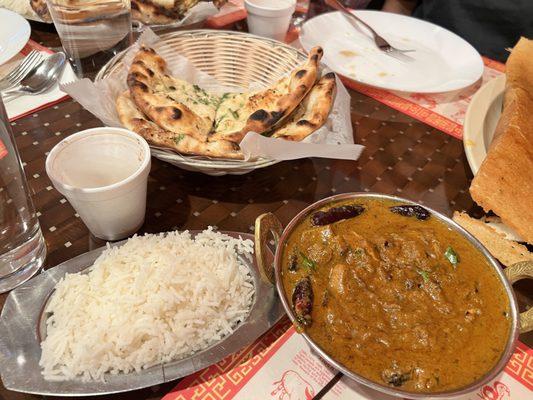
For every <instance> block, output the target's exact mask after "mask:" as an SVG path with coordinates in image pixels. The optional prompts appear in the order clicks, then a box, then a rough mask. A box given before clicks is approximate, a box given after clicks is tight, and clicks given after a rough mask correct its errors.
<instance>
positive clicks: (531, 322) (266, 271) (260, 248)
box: [255, 193, 533, 399]
mask: <svg viewBox="0 0 533 400" xmlns="http://www.w3.org/2000/svg"><path fill="white" fill-rule="evenodd" d="M364 198H371V199H387V200H393V201H397V202H400V203H402V204H417V203H415V202H413V201H410V200H406V199H402V198H400V197H396V196H389V195H384V194H377V193H345V194H339V195H336V196H331V197H328V198H325V199H323V200H320V201H318V202H316V203H313V204H311V205H310V206H309V207H307V208H305V209H304V210H303V211H301V212H300V213H299V214H298V215H296V216H295V217H294V218H293V219H292V220H291V221H290V222H289V224H288V225H287V226H286V227H285V229H283V228H282V225H281V223H280V222H279V220H278V219H277V218H276V217H275V216H274V215H273V214H271V213H267V214H263V215H261V216H259V217H258V218H257V220H256V223H255V243H256V244H255V253H256V256H257V257H258V260H257V263H258V265H259V269H260V271H261V276H262V278H263V279H264V280H265V281H266V282H271V283H273V284H274V283H275V285H276V288H277V291H278V294H279V296H280V298H281V302H282V303H283V307H284V308H285V311H286V312H287V314H288V315H289V317H290V319H291V321H292V322H293V323H296V318H295V316H294V314H293V310H292V308H291V306H290V302H289V299H287V297H286V296H285V291H284V289H283V284H282V279H281V261H282V253H283V248H284V246H285V243H286V241H287V239H288V238H289V236H290V235H291V233H292V231H293V230H294V229H295V227H296V226H298V224H299V223H300V222H301V221H302V220H303V219H304V218H306V217H307V216H308V215H309V214H310V213H312V212H313V211H315V210H317V209H319V208H321V207H323V206H324V205H326V204H329V203H332V202H336V201H339V200H346V199H364ZM421 206H422V205H421ZM423 207H424V208H426V209H427V210H429V211H430V212H431V215H432V216H433V217H434V218H437V219H439V220H440V221H442V222H443V223H444V224H446V225H447V226H448V227H449V228H450V229H452V230H454V231H456V232H457V233H459V234H460V235H462V236H463V237H465V238H466V239H467V240H468V241H469V242H471V243H472V244H473V245H474V246H475V247H476V248H477V249H478V250H479V252H480V253H482V254H483V256H484V257H485V258H486V259H487V261H488V262H489V264H490V265H491V266H492V268H494V271H495V272H496V274H497V276H498V278H499V279H500V282H501V284H502V286H503V288H504V290H505V292H506V293H507V296H508V298H509V304H510V309H511V329H510V330H509V337H508V340H507V345H506V347H505V350H504V352H503V353H502V355H501V358H500V360H499V362H498V363H497V364H496V365H495V366H494V368H493V369H492V370H491V371H489V372H488V373H487V374H485V375H484V376H482V377H481V378H479V379H478V380H477V381H475V382H473V383H471V384H470V385H468V386H466V387H463V388H461V389H457V390H453V391H447V392H438V393H413V392H408V391H405V390H400V389H396V388H393V387H390V386H386V385H383V384H379V383H376V382H373V381H371V380H369V379H367V378H364V377H363V376H361V375H359V374H357V373H355V372H352V371H350V370H349V369H347V368H345V367H344V366H343V365H342V364H341V363H339V362H337V361H336V360H335V359H334V358H332V357H331V356H329V355H328V354H327V353H326V352H325V351H324V350H323V349H322V348H321V347H320V346H318V345H317V344H316V343H315V342H314V341H313V339H311V338H310V337H309V336H308V335H307V334H306V333H305V331H303V332H302V335H303V337H304V338H305V340H306V341H307V342H308V344H309V345H310V346H311V348H312V349H313V350H314V351H316V353H318V354H319V355H320V356H321V357H322V358H323V359H324V360H326V361H327V362H328V363H329V364H330V365H332V366H333V367H335V368H336V369H338V370H339V371H341V372H342V373H343V374H344V375H346V376H348V377H349V378H351V379H353V380H355V381H357V382H359V383H361V384H363V385H366V386H368V387H370V388H372V389H375V390H378V391H380V392H382V393H386V394H389V395H392V396H397V397H402V398H410V399H431V398H450V397H456V396H461V395H465V394H467V393H471V392H472V391H474V390H475V389H477V388H479V387H480V386H482V385H484V384H486V383H487V382H489V381H490V380H491V379H493V378H495V377H496V376H497V375H498V374H500V373H501V372H502V371H503V369H504V367H505V366H506V365H507V362H508V361H509V359H510V358H511V356H512V354H513V352H514V349H515V347H516V341H517V338H518V334H519V332H526V331H530V330H532V329H533V310H529V311H527V312H524V313H522V314H519V312H518V305H517V303H516V298H515V295H514V293H513V289H512V287H511V284H512V283H514V282H515V281H517V280H520V279H523V278H526V277H528V276H529V277H533V266H532V264H531V263H518V264H515V265H514V266H512V267H509V268H507V269H505V270H502V268H501V267H500V265H499V264H498V262H497V261H496V260H495V259H494V258H493V257H492V256H491V255H490V253H489V252H488V251H487V249H485V247H483V245H482V244H481V243H480V242H479V241H478V240H477V239H476V238H474V237H473V236H472V235H471V234H469V233H468V232H467V231H466V230H464V229H463V228H462V227H460V226H459V225H458V224H456V223H455V222H454V221H452V220H451V219H450V218H448V217H446V216H444V215H442V214H440V213H439V212H437V211H435V210H432V209H431V208H428V207H426V206H423ZM270 236H272V237H273V238H274V242H275V243H276V252H275V256H274V262H273V263H271V262H269V254H268V253H269V250H268V245H267V243H268V240H269V238H270ZM270 260H271V259H270Z"/></svg>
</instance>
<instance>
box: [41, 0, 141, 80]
mask: <svg viewBox="0 0 533 400" xmlns="http://www.w3.org/2000/svg"><path fill="white" fill-rule="evenodd" d="M46 2H47V4H48V9H49V10H50V14H51V15H52V19H53V21H54V25H55V27H56V30H57V33H58V34H59V37H60V38H61V44H62V45H63V49H64V50H65V53H66V54H67V56H68V58H69V60H70V62H71V63H72V66H73V68H74V71H75V72H76V75H77V76H78V77H79V78H81V77H93V76H94V75H96V73H97V72H98V70H99V69H100V68H101V67H102V66H103V65H104V64H105V63H106V62H107V61H109V60H110V59H111V58H112V57H113V56H114V55H116V54H117V53H119V52H120V51H122V50H124V49H125V48H126V47H128V46H129V45H130V44H131V41H132V36H131V4H130V0H93V1H89V2H88V1H87V0H69V1H64V0H46Z"/></svg>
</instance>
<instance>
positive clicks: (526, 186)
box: [470, 38, 533, 244]
mask: <svg viewBox="0 0 533 400" xmlns="http://www.w3.org/2000/svg"><path fill="white" fill-rule="evenodd" d="M532 58H533V40H528V39H525V38H522V39H520V41H519V42H518V44H517V45H516V46H515V48H514V49H513V51H512V52H511V55H510V56H509V59H508V61H507V66H506V76H507V91H506V95H505V102H504V108H503V112H502V115H501V117H500V120H499V121H498V125H497V127H496V131H495V135H494V139H493V141H492V143H491V146H490V149H489V152H488V154H487V156H486V158H485V160H483V163H482V164H481V167H480V168H479V171H478V172H477V174H476V176H475V177H474V180H473V181H472V184H471V186H470V194H471V195H472V198H473V199H474V200H475V202H476V203H477V204H479V205H480V206H481V207H483V209H484V210H485V211H489V210H492V211H493V212H494V213H495V214H497V215H498V216H499V217H500V218H501V219H502V221H503V222H504V223H505V224H506V225H508V226H510V227H511V228H513V229H514V230H515V231H516V232H517V233H518V234H519V235H520V236H521V237H522V238H523V239H524V240H526V241H527V242H528V243H530V244H533V212H531V204H533V124H531V110H533V66H532V63H531V59H532Z"/></svg>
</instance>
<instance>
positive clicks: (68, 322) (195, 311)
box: [40, 228, 254, 381]
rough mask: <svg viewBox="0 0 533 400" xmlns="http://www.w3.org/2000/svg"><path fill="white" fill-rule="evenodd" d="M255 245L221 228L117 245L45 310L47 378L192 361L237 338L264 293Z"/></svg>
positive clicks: (63, 285)
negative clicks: (246, 258)
mask: <svg viewBox="0 0 533 400" xmlns="http://www.w3.org/2000/svg"><path fill="white" fill-rule="evenodd" d="M252 251H253V242H252V241H251V240H242V239H234V238H231V237H229V236H227V235H223V234H221V233H217V232H214V231H213V230H212V229H211V228H209V229H207V230H205V231H204V232H202V233H201V234H199V235H197V236H196V238H195V239H192V238H191V236H190V234H189V233H188V232H182V233H179V232H170V233H168V234H166V236H165V235H163V234H159V235H145V236H136V237H133V238H131V239H130V240H128V241H127V242H126V243H125V244H124V245H123V246H120V247H114V248H108V249H107V250H105V251H104V252H103V253H102V255H101V256H100V257H98V259H97V260H96V261H95V263H94V266H93V267H91V270H90V272H89V273H77V274H67V275H66V276H65V277H64V278H63V279H61V281H60V282H59V283H58V284H57V286H56V290H55V292H54V294H53V296H52V298H51V300H50V302H49V305H48V306H47V309H46V310H45V311H46V312H48V313H52V315H51V316H50V317H49V318H48V320H47V323H46V324H47V336H46V339H45V340H44V341H43V342H42V343H41V348H42V355H41V360H40V365H41V367H42V368H43V371H42V373H43V375H44V378H45V379H47V380H66V379H73V378H75V377H81V379H82V380H85V381H87V380H103V379H104V374H105V373H106V372H109V373H111V374H117V373H120V372H123V373H128V372H131V371H140V370H141V369H143V368H148V367H151V366H153V365H155V364H159V363H163V362H168V361H170V360H174V359H177V358H182V357H184V356H186V355H189V354H191V353H194V352H197V351H199V350H201V349H204V348H206V347H208V346H209V345H210V344H212V343H213V342H215V341H218V340H220V339H221V338H222V337H224V336H226V335H228V334H230V333H231V332H232V330H233V329H234V328H235V327H236V325H237V323H238V322H239V321H242V320H243V319H245V318H246V316H247V314H248V312H249V310H250V307H251V304H252V302H253V297H254V286H253V281H252V277H251V275H250V272H249V270H248V267H246V266H245V265H243V264H242V263H241V262H240V261H239V260H238V257H237V256H238V254H251V253H252Z"/></svg>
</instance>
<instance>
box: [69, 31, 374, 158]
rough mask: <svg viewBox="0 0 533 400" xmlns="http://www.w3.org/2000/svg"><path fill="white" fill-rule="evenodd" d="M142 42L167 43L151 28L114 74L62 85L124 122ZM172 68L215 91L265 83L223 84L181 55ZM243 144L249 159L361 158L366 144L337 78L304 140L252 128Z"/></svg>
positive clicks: (108, 118) (97, 111)
mask: <svg viewBox="0 0 533 400" xmlns="http://www.w3.org/2000/svg"><path fill="white" fill-rule="evenodd" d="M141 44H144V45H148V46H153V47H154V48H155V49H156V50H157V49H158V48H160V47H162V46H166V44H165V43H162V42H161V41H160V38H159V37H158V36H157V35H156V34H155V33H153V32H152V31H151V30H149V29H148V30H146V31H145V32H144V33H143V34H142V35H141V36H140V37H139V40H138V41H137V43H136V44H135V45H133V46H132V48H131V49H130V50H129V51H128V52H127V54H126V55H125V57H124V60H123V65H122V67H121V68H117V70H116V71H114V73H113V74H112V75H110V76H108V77H106V78H105V79H103V80H101V81H97V82H91V81H90V80H89V79H82V80H80V81H76V82H74V83H70V84H63V85H61V88H62V90H64V91H65V92H66V93H68V94H69V95H70V96H72V98H74V99H75V100H77V101H78V102H79V103H80V104H81V105H82V106H83V107H84V108H86V109H87V110H88V111H90V112H91V113H92V114H94V115H95V116H96V117H97V118H99V119H100V120H101V121H102V122H103V123H104V124H106V125H109V126H121V123H120V121H119V118H118V115H117V112H116V110H115V99H116V98H117V96H118V95H119V94H120V93H121V92H122V91H124V90H126V89H127V86H126V76H127V72H128V68H129V65H130V64H131V60H132V59H133V57H134V55H135V53H136V52H137V50H138V48H139V46H140V45H141ZM168 68H169V70H170V72H171V73H172V75H174V76H179V77H180V78H181V79H184V80H186V81H189V82H191V83H194V84H196V85H198V86H200V87H203V88H204V89H207V90H209V91H213V92H218V93H222V92H235V91H246V90H249V89H251V88H252V89H256V88H259V87H261V86H260V85H258V84H252V85H250V88H234V87H226V86H223V85H221V84H220V83H219V82H217V81H216V80H215V79H214V78H213V77H211V76H210V75H208V74H207V73H205V72H203V71H201V70H199V69H197V68H196V67H194V66H193V64H192V63H191V62H190V61H189V60H188V59H187V58H185V57H177V58H176V61H175V62H173V63H171V64H169V65H168ZM241 148H242V150H243V152H244V154H245V155H246V157H247V159H254V158H257V157H268V158H271V159H273V160H291V159H297V158H304V157H326V158H339V159H348V160H357V158H359V156H360V154H361V152H362V150H363V148H364V147H363V146H360V145H355V144H354V142H353V131H352V125H351V119H350V96H349V94H348V92H347V91H346V89H345V88H344V86H343V85H342V83H341V82H340V80H338V79H337V96H336V99H335V103H334V105H333V109H332V111H331V113H330V116H329V117H328V120H327V122H326V124H325V125H324V126H323V127H322V128H320V129H318V130H317V131H316V132H314V133H313V134H311V135H310V136H308V137H307V138H306V139H305V140H304V142H288V141H285V140H283V139H274V138H267V137H263V136H261V135H257V134H255V133H252V132H250V133H248V134H247V135H246V137H245V138H244V139H243V141H242V143H241Z"/></svg>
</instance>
